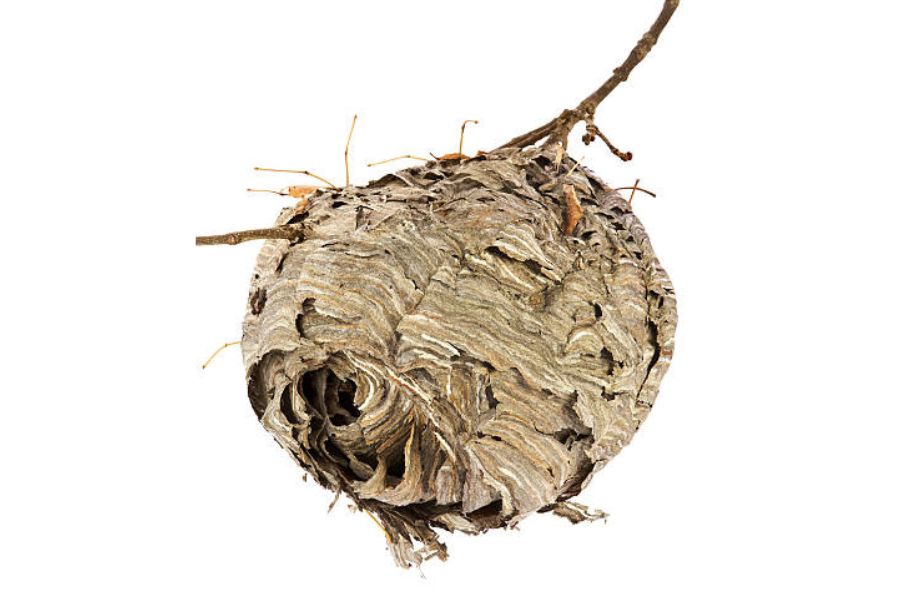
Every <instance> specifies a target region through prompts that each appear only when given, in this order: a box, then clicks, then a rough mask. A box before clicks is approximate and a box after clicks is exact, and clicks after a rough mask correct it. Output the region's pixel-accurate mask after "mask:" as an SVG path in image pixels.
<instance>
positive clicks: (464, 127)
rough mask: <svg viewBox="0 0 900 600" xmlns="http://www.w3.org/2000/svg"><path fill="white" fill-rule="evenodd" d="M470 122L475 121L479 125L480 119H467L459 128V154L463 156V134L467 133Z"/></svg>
mask: <svg viewBox="0 0 900 600" xmlns="http://www.w3.org/2000/svg"><path fill="white" fill-rule="evenodd" d="M469 123H473V124H475V125H478V121H477V120H476V119H466V120H465V121H463V124H462V127H460V128H459V155H460V156H463V151H462V149H463V136H465V135H466V125H467V124H469Z"/></svg>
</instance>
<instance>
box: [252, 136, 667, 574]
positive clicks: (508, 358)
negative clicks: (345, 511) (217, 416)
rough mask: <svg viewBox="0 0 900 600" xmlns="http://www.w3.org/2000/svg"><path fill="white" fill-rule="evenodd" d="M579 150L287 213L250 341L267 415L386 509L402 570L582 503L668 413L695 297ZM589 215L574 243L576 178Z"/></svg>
mask: <svg viewBox="0 0 900 600" xmlns="http://www.w3.org/2000/svg"><path fill="white" fill-rule="evenodd" d="M572 166H573V162H572V161H571V159H569V158H568V157H566V158H565V160H564V161H563V164H562V165H561V166H560V165H555V164H554V156H553V153H551V152H550V151H548V150H546V149H541V148H535V147H531V148H526V149H524V150H520V149H505V150H498V151H495V152H492V153H490V154H487V155H483V156H479V157H477V158H473V159H465V160H461V161H460V160H452V161H449V160H448V161H434V162H430V163H427V164H425V165H423V166H418V167H414V168H411V169H406V170H404V171H400V172H397V173H393V174H391V175H387V176H385V177H383V178H381V179H379V180H378V181H375V182H372V183H370V184H369V185H367V186H365V187H355V186H349V187H347V188H343V189H340V190H321V191H319V192H316V193H315V194H314V195H313V196H312V197H311V198H310V202H309V206H308V209H307V208H306V207H303V208H289V209H285V211H284V212H282V214H281V215H280V217H279V219H278V224H279V225H286V224H299V225H300V226H302V228H303V237H302V239H300V240H293V241H292V240H288V239H278V240H269V241H267V242H266V243H265V245H264V246H263V248H262V250H261V252H260V254H259V258H258V260H257V265H256V270H255V273H254V275H253V279H252V285H251V290H250V300H249V303H248V310H247V315H246V319H245V321H244V335H243V341H242V348H243V356H244V363H245V367H246V373H247V382H248V390H249V396H250V402H251V405H252V407H253V410H254V411H255V412H256V415H257V416H258V417H259V419H260V421H261V422H262V424H263V426H264V427H265V428H266V429H267V430H268V431H269V432H271V433H272V435H274V436H275V439H276V440H277V441H278V443H279V444H281V446H282V447H283V448H284V449H285V450H287V451H288V452H289V453H290V454H291V455H292V456H293V457H294V458H295V459H296V461H297V462H298V463H299V464H300V465H301V466H302V467H303V468H304V469H305V470H306V471H308V472H309V473H310V474H311V475H312V477H313V478H314V479H315V480H316V481H317V482H318V483H320V484H321V485H323V486H325V487H327V488H329V489H331V490H335V491H336V492H340V493H343V494H345V495H347V496H348V497H349V498H351V499H352V501H353V502H354V503H355V504H356V505H357V506H358V507H359V508H360V509H363V510H366V511H368V512H369V513H371V514H372V515H373V516H375V517H377V518H378V520H379V521H380V523H381V524H382V525H383V527H384V529H385V533H386V536H387V538H388V542H389V547H390V548H391V551H392V553H393V555H394V558H395V559H396V561H397V562H398V563H399V564H401V565H403V566H409V565H410V564H418V563H419V562H421V560H423V559H424V558H428V557H430V556H435V555H436V556H439V557H441V558H444V557H445V556H446V550H445V547H444V545H443V544H442V543H440V542H439V540H438V538H437V536H436V534H435V532H434V529H435V528H441V529H446V530H450V531H456V530H459V531H463V532H466V533H479V532H482V531H485V530H488V529H491V528H496V527H503V526H509V525H512V524H515V523H516V522H518V521H519V520H521V519H523V518H524V517H526V516H527V515H529V514H531V513H533V512H535V511H554V512H557V513H558V514H561V515H563V516H566V517H568V518H570V519H571V520H573V521H577V520H581V519H584V518H588V517H590V513H588V512H586V511H585V510H584V509H583V508H584V507H581V505H578V504H576V503H574V502H569V501H568V499H569V498H572V497H573V496H576V495H577V494H578V493H579V492H580V491H581V490H582V489H584V486H585V485H586V484H587V483H588V481H589V480H590V478H591V475H592V473H594V472H596V471H597V470H599V469H601V468H602V467H603V466H604V465H605V464H606V463H607V461H609V460H610V459H611V458H612V457H613V456H615V455H616V454H617V453H618V452H619V451H620V450H621V449H622V448H623V447H624V446H625V445H626V444H627V443H628V442H629V441H630V440H631V437H632V436H633V435H634V433H635V431H637V429H638V427H640V425H641V423H642V422H643V421H644V419H645V418H646V417H647V414H648V412H649V411H650V408H651V407H652V406H653V401H654V399H655V397H656V394H657V390H658V388H659V384H660V380H661V378H662V376H663V374H664V373H665V371H666V368H667V367H668V365H669V361H670V359H671V356H672V348H673V337H674V333H675V324H676V320H677V317H676V311H675V295H674V292H673V290H672V285H671V283H670V281H669V278H668V276H667V275H666V273H665V271H663V269H662V268H661V267H660V265H659V262H658V261H657V259H656V256H655V255H654V253H653V249H652V248H651V246H650V242H649V240H648V238H647V235H646V233H645V232H644V229H643V227H642V226H641V224H640V222H639V221H638V219H637V217H635V216H634V214H632V213H631V211H630V210H629V209H628V207H627V203H626V202H625V201H624V200H623V199H622V198H621V197H620V196H619V195H618V194H617V193H616V192H614V191H612V190H611V189H610V188H609V187H607V186H606V185H605V184H604V183H603V182H602V181H600V180H599V179H598V178H597V177H596V176H595V175H593V174H592V173H591V172H590V171H589V170H587V169H585V168H582V167H576V168H575V169H574V170H573V171H572V172H571V173H569V170H570V168H571V167H572ZM566 185H570V186H571V188H569V190H570V191H571V190H574V192H575V194H576V196H577V199H578V202H579V204H580V206H581V210H582V211H583V214H582V215H579V217H580V218H579V219H578V222H577V225H575V224H573V226H574V231H572V233H571V235H566V234H565V233H564V230H565V229H566V226H565V224H566V219H567V203H566V197H565V196H566V194H565V193H564V187H565V186H566Z"/></svg>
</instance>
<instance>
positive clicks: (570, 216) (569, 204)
mask: <svg viewBox="0 0 900 600" xmlns="http://www.w3.org/2000/svg"><path fill="white" fill-rule="evenodd" d="M563 194H564V195H565V197H566V223H565V226H564V227H563V232H564V233H565V234H566V235H572V232H573V231H575V227H576V226H577V225H578V221H580V220H581V217H582V216H583V215H584V210H583V209H582V208H581V203H580V202H579V201H578V195H577V194H576V193H575V186H573V185H572V184H571V183H565V184H563Z"/></svg>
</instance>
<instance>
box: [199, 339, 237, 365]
mask: <svg viewBox="0 0 900 600" xmlns="http://www.w3.org/2000/svg"><path fill="white" fill-rule="evenodd" d="M240 343H241V340H237V341H234V342H225V343H224V344H222V345H221V346H219V348H218V349H217V350H216V351H215V352H213V353H212V355H211V356H210V357H209V358H207V359H206V362H205V363H203V366H202V367H200V368H201V369H205V368H206V367H208V366H209V363H211V362H212V361H213V359H214V358H215V357H216V356H218V355H219V352H221V351H222V350H224V349H225V348H227V347H228V346H234V345H235V344H240Z"/></svg>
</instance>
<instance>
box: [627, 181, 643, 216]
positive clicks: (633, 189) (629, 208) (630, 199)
mask: <svg viewBox="0 0 900 600" xmlns="http://www.w3.org/2000/svg"><path fill="white" fill-rule="evenodd" d="M640 183H641V180H640V179H635V180H634V187H632V188H631V195H630V196H628V210H631V201H632V200H634V194H635V192H637V189H638V185H640Z"/></svg>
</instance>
